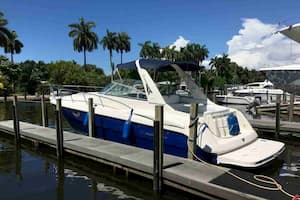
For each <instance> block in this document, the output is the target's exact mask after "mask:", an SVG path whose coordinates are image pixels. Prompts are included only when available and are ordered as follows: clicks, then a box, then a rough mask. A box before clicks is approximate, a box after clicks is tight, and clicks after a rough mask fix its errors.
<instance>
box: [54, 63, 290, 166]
mask: <svg viewBox="0 0 300 200" xmlns="http://www.w3.org/2000/svg"><path fill="white" fill-rule="evenodd" d="M116 69H117V70H118V69H122V70H131V71H133V72H134V73H136V78H137V79H136V80H128V79H122V78H121V75H120V74H119V75H120V80H114V81H113V82H112V83H110V84H109V85H107V86H106V87H105V88H104V89H103V90H102V91H100V92H84V93H76V94H71V95H66V96H63V97H57V96H55V93H52V96H51V98H50V99H51V103H52V104H56V98H61V101H62V107H63V114H64V116H65V118H66V119H67V120H68V122H69V123H70V125H71V126H72V127H73V128H75V129H78V130H80V131H82V132H85V133H87V132H88V120H87V119H88V115H87V111H88V98H93V103H94V108H95V134H96V137H99V138H103V139H106V140H111V141H115V142H119V143H123V144H127V145H132V146H136V147H140V148H145V149H153V134H154V131H153V120H154V108H155V105H164V131H163V139H164V141H163V142H164V148H163V149H164V152H165V153H167V154H172V155H175V156H181V157H187V154H188V151H189V150H190V148H189V147H188V141H189V126H190V123H191V119H190V115H189V109H190V105H191V104H193V103H196V104H198V105H199V112H198V116H197V120H195V122H197V124H198V129H197V134H196V135H197V138H196V155H197V156H198V157H200V158H201V159H204V160H206V161H208V162H211V163H215V164H224V165H234V166H239V167H250V168H256V167H259V166H262V165H265V164H267V163H269V162H270V161H272V160H274V159H275V158H276V157H277V156H278V155H279V154H281V153H282V152H283V151H284V149H285V145H284V143H282V142H279V141H272V140H267V139H261V138H258V135H257V133H256V131H255V130H254V129H253V128H252V126H251V125H250V123H249V122H248V120H247V119H246V117H245V116H244V115H243V114H242V113H241V112H240V111H238V110H236V109H233V108H227V107H223V106H218V105H216V104H214V103H213V102H211V101H209V99H207V98H206V96H205V95H204V94H203V92H202V89H201V88H200V87H199V86H198V85H197V84H196V83H195V82H194V81H193V78H192V76H191V75H190V74H189V73H186V72H189V71H197V70H199V66H198V65H196V64H193V63H185V62H171V61H166V60H149V59H139V60H136V61H132V62H129V63H123V64H119V65H117V66H116ZM153 71H155V72H157V76H159V75H164V74H163V72H170V73H172V74H173V73H174V74H177V76H176V77H178V79H179V80H178V81H175V83H177V84H178V87H174V86H175V85H174V84H173V81H169V80H162V79H163V78H164V79H169V78H170V76H168V74H165V76H161V79H160V81H161V82H160V83H157V82H155V79H152V77H151V76H150V74H151V73H149V72H153ZM157 80H159V77H158V78H157ZM183 81H184V83H185V84H181V87H179V86H180V85H179V84H180V82H181V83H182V82H183ZM168 85H169V86H168ZM179 88H180V90H182V91H178V89H179ZM183 90H184V91H183Z"/></svg>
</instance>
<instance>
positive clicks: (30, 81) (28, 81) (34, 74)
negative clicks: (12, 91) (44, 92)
mask: <svg viewBox="0 0 300 200" xmlns="http://www.w3.org/2000/svg"><path fill="white" fill-rule="evenodd" d="M45 80H48V69H47V65H46V64H45V63H44V62H42V61H39V62H38V63H36V62H35V61H33V60H27V61H25V62H22V63H20V81H19V86H20V88H21V89H22V91H23V92H24V96H26V95H27V94H34V93H35V92H36V89H37V88H38V86H39V85H40V83H41V81H45Z"/></svg>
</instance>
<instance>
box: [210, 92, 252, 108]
mask: <svg viewBox="0 0 300 200" xmlns="http://www.w3.org/2000/svg"><path fill="white" fill-rule="evenodd" d="M216 101H217V102H218V103H221V104H237V105H250V104H252V103H254V101H255V97H251V96H245V97H240V96H234V95H233V94H232V93H229V94H227V95H221V94H217V95H216Z"/></svg>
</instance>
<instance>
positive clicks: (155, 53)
mask: <svg viewBox="0 0 300 200" xmlns="http://www.w3.org/2000/svg"><path fill="white" fill-rule="evenodd" d="M139 46H141V47H142V48H141V51H140V56H141V57H142V58H156V59H160V58H161V53H160V49H161V48H160V46H159V44H158V43H157V42H154V43H152V42H151V41H150V40H148V41H145V42H144V43H139Z"/></svg>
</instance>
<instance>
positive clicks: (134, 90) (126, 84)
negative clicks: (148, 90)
mask: <svg viewBox="0 0 300 200" xmlns="http://www.w3.org/2000/svg"><path fill="white" fill-rule="evenodd" d="M100 92H101V93H102V94H106V95H112V96H118V97H125V98H133V99H139V100H147V97H146V94H145V90H144V87H143V84H142V81H139V80H131V79H130V80H117V81H113V82H112V83H110V84H109V85H107V86H106V87H105V88H103V89H102V90H101V91H100Z"/></svg>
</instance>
